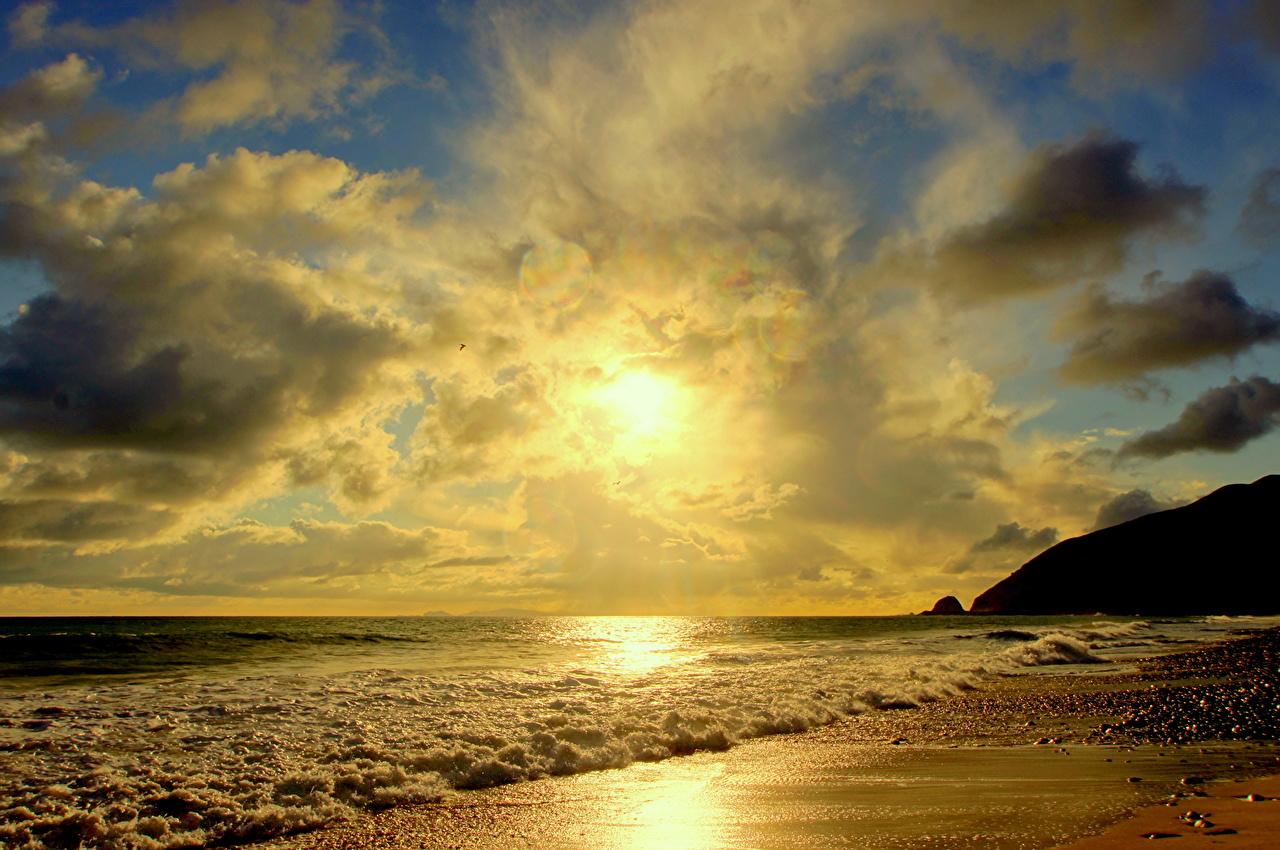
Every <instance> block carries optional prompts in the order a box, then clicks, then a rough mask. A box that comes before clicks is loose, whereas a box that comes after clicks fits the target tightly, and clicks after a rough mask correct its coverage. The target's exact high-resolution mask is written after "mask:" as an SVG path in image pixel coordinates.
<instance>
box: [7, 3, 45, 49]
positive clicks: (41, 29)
mask: <svg viewBox="0 0 1280 850" xmlns="http://www.w3.org/2000/svg"><path fill="white" fill-rule="evenodd" d="M51 14H53V3H52V2H48V0H43V1H42V2H38V3H24V4H23V5H21V6H18V7H17V8H16V9H14V10H13V11H12V12H11V13H10V14H9V21H8V24H9V38H10V39H11V40H12V42H13V44H15V45H16V46H19V47H34V46H35V45H38V44H39V43H40V42H41V41H43V40H44V38H45V36H46V35H47V33H48V28H49V16H50V15H51Z"/></svg>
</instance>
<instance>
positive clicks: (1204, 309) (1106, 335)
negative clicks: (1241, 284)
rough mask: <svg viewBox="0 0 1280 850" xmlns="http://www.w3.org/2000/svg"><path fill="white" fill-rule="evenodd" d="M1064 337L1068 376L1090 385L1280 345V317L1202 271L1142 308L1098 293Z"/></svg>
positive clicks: (1070, 319)
mask: <svg viewBox="0 0 1280 850" xmlns="http://www.w3.org/2000/svg"><path fill="white" fill-rule="evenodd" d="M1061 331H1062V332H1064V333H1066V334H1068V335H1071V336H1074V337H1075V338H1076V339H1075V342H1074V344H1073V345H1072V347H1071V352H1070V353H1069V354H1068V355H1067V360H1066V362H1065V363H1063V364H1062V368H1061V370H1060V371H1061V374H1062V376H1063V377H1064V378H1066V379H1067V380H1069V381H1073V382H1076V383H1085V384H1088V383H1100V382H1105V381H1118V380H1123V379H1127V378H1136V377H1139V376H1141V375H1142V374H1144V373H1145V372H1147V371H1149V370H1152V369H1164V368H1169V367H1173V366H1186V365H1189V364H1192V363H1195V362H1197V361H1200V360H1204V359H1206V358H1209V357H1231V356H1234V355H1236V354H1239V353H1240V352H1241V351H1244V350H1245V349H1246V348H1248V347H1249V346H1251V345H1254V344H1256V343H1261V342H1274V341H1276V340H1280V313H1274V312H1271V311H1269V310H1262V309H1259V308H1257V307H1254V306H1252V305H1251V304H1249V302H1248V301H1245V299H1244V298H1242V297H1241V296H1240V293H1239V292H1237V291H1236V287H1235V284H1234V283H1233V282H1232V281H1231V279H1230V278H1228V277H1226V276H1225V275H1221V274H1217V273H1215V272H1209V271H1199V272H1196V273H1195V274H1193V275H1192V276H1191V277H1189V278H1187V280H1185V281H1183V282H1182V283H1178V284H1174V285H1172V286H1169V287H1164V288H1162V289H1161V290H1159V291H1157V292H1156V293H1155V294H1152V295H1151V296H1150V297H1148V298H1147V299H1145V300H1141V301H1122V300H1118V299H1113V298H1112V297H1111V296H1110V295H1109V294H1108V293H1107V292H1105V291H1104V290H1102V289H1094V290H1093V291H1091V292H1090V293H1089V294H1088V296H1087V297H1086V298H1085V300H1084V302H1083V303H1082V304H1081V306H1080V307H1078V308H1077V309H1076V310H1075V311H1074V312H1073V313H1072V314H1070V315H1069V316H1067V318H1066V319H1065V320H1064V321H1063V322H1062V324H1061Z"/></svg>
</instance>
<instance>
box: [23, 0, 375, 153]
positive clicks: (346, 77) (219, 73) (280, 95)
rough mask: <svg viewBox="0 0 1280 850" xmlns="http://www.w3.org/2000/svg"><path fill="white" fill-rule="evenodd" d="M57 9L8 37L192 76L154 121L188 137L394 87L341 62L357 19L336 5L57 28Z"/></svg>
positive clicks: (283, 1)
mask: <svg viewBox="0 0 1280 850" xmlns="http://www.w3.org/2000/svg"><path fill="white" fill-rule="evenodd" d="M51 11H52V4H47V3H36V4H28V5H26V6H23V7H21V8H19V9H18V10H17V11H16V12H15V13H14V14H13V15H12V16H11V17H10V20H9V30H10V34H11V36H12V37H13V38H14V39H15V41H16V42H17V43H18V44H19V45H22V46H34V45H36V44H48V43H54V44H69V45H81V46H84V47H86V48H89V49H97V50H104V51H105V50H110V51H114V52H116V53H118V54H120V55H121V56H123V57H124V58H125V59H126V60H127V61H129V62H130V63H131V64H132V65H134V66H135V67H136V68H139V69H142V70H144V71H145V70H152V69H160V70H166V71H171V70H174V69H178V70H182V71H186V72H189V73H190V74H193V75H195V78H194V79H191V80H190V81H189V82H187V83H186V85H185V87H184V88H183V90H182V91H181V92H180V93H179V94H177V95H176V96H175V97H173V98H171V99H169V100H167V101H165V102H163V103H161V104H160V105H158V106H157V108H156V109H157V111H156V112H155V113H154V114H156V115H157V117H165V118H167V119H169V120H172V121H173V122H175V123H176V124H177V125H178V126H179V127H180V128H181V129H182V130H183V132H185V133H187V134H201V133H208V132H211V131H213V130H216V129H219V128H222V127H230V126H236V125H247V124H256V123H262V122H278V123H281V124H285V123H288V122H291V121H295V120H314V119H317V118H320V117H323V116H327V115H333V114H336V113H338V112H340V111H342V109H343V108H344V106H345V105H347V104H348V103H351V102H355V101H359V100H361V99H364V98H367V97H369V96H370V95H371V94H375V93H376V92H377V91H378V90H379V89H380V88H382V87H384V86H385V85H387V84H389V83H390V82H392V81H393V79H392V76H394V75H392V76H388V74H387V72H386V70H385V69H384V70H381V71H379V70H374V71H369V72H365V71H364V70H363V69H361V68H360V67H359V66H358V65H357V64H356V63H354V62H351V61H347V60H345V59H343V58H341V57H340V55H339V53H340V48H341V47H342V43H343V40H344V39H345V38H346V37H347V35H348V34H349V33H350V32H352V31H353V29H354V23H353V18H352V17H351V16H349V14H348V13H347V12H346V11H344V10H343V8H342V7H341V6H340V5H339V4H338V3H337V2H335V0H300V2H288V0H238V2H221V3H213V2H208V3H175V4H173V5H172V6H169V7H168V8H163V9H159V10H155V11H151V12H150V13H148V14H145V15H142V16H139V17H135V18H129V19H126V20H124V21H122V22H121V23H118V24H114V25H111V26H104V27H95V26H92V25H89V24H85V23H83V22H81V21H76V20H72V21H63V22H56V23H51V22H50V16H51Z"/></svg>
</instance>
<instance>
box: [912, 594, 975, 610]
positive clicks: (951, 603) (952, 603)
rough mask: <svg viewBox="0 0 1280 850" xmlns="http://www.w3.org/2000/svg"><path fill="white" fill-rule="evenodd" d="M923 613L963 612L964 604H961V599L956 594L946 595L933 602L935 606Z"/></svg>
mask: <svg viewBox="0 0 1280 850" xmlns="http://www.w3.org/2000/svg"><path fill="white" fill-rule="evenodd" d="M921 613H922V614H963V613H965V610H964V606H963V605H961V604H960V600H959V599H956V598H955V597H954V596H944V597H942V598H941V599H939V600H938V601H937V602H935V603H933V607H932V608H930V609H929V610H928V611H922V612H921Z"/></svg>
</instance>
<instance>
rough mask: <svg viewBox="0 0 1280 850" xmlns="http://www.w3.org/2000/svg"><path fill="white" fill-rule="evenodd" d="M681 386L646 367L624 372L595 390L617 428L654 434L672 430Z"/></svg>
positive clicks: (596, 396) (678, 405) (679, 399)
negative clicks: (645, 369) (642, 369)
mask: <svg viewBox="0 0 1280 850" xmlns="http://www.w3.org/2000/svg"><path fill="white" fill-rule="evenodd" d="M681 396H682V393H681V391H680V386H679V384H677V383H676V382H675V381H673V380H671V379H670V378H665V377H661V376H659V375H654V374H653V373H651V372H646V371H641V370H637V371H628V372H623V373H621V374H620V375H618V376H617V377H616V378H614V379H613V380H612V381H610V382H609V383H607V384H605V385H604V386H603V387H601V388H600V389H599V390H597V391H596V393H595V400H596V401H597V402H598V403H599V404H600V405H601V406H603V407H604V408H605V409H606V410H607V411H608V413H609V415H610V418H611V419H612V420H613V421H614V425H615V427H617V429H618V430H619V431H620V432H623V433H625V434H629V435H633V436H636V437H656V436H660V435H662V434H663V433H664V432H666V431H669V430H671V429H672V428H673V427H675V425H676V424H677V423H678V421H679V419H680V415H681V407H682V406H683V405H682V398H681Z"/></svg>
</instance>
